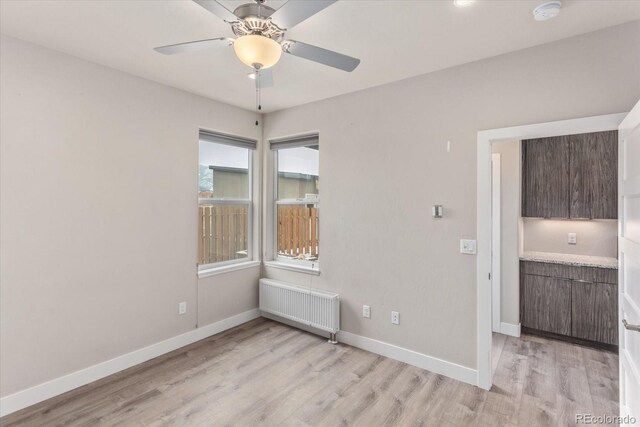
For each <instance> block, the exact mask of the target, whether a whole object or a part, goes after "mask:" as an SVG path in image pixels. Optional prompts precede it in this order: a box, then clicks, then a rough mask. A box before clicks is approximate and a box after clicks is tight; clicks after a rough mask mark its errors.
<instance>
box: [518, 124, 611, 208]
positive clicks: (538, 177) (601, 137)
mask: <svg viewBox="0 0 640 427" xmlns="http://www.w3.org/2000/svg"><path fill="white" fill-rule="evenodd" d="M522 216H523V217H538V218H540V217H542V218H573V219H585V218H588V219H617V218H618V132H617V131H610V132H596V133H586V134H580V135H569V136H559V137H553V138H539V139H528V140H524V141H522Z"/></svg>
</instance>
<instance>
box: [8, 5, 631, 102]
mask: <svg viewBox="0 0 640 427" xmlns="http://www.w3.org/2000/svg"><path fill="white" fill-rule="evenodd" d="M541 2H542V0H534V1H530V0H517V1H516V0H513V1H507V0H500V1H491V0H479V1H477V2H476V3H475V4H473V5H472V6H469V7H466V8H456V7H454V5H453V2H452V1H450V0H431V1H427V0H425V1H419V0H411V1H399V0H393V1H391V0H388V1H381V0H378V1H364V0H341V1H338V2H337V3H335V4H333V5H332V6H330V7H328V8H327V9H325V10H323V11H322V12H320V13H318V14H317V15H315V16H313V17H311V18H309V19H308V20H306V21H304V22H302V23H301V24H300V25H298V26H297V27H295V28H294V29H292V30H291V31H289V32H288V33H287V38H291V39H295V40H300V41H304V42H306V43H310V44H314V45H317V46H321V47H324V48H327V49H332V50H336V51H338V52H341V53H345V54H347V55H351V56H355V57H358V58H360V59H361V60H362V62H361V64H360V66H359V67H358V68H357V69H356V70H355V71H354V72H352V73H347V72H344V71H340V70H335V69H332V68H329V67H326V66H322V65H320V64H316V63H313V62H309V61H306V60H304V59H300V58H296V57H292V56H290V55H283V56H282V59H281V61H280V62H279V63H278V64H277V65H276V66H275V67H274V68H273V72H274V82H275V84H274V86H273V87H271V88H268V89H264V90H263V97H262V99H263V102H262V103H263V111H264V112H269V111H275V110H279V109H283V108H287V107H292V106H295V105H300V104H304V103H308V102H312V101H316V100H319V99H324V98H328V97H332V96H336V95H340V94H344V93H348V92H353V91H357V90H361V89H364V88H368V87H372V86H377V85H380V84H384V83H388V82H392V81H395V80H400V79H405V78H408V77H412V76H416V75H420V74H424V73H428V72H431V71H435V70H439V69H443V68H447V67H451V66H454V65H459V64H463V63H467V62H471V61H476V60H479V59H482V58H487V57H491V56H495V55H499V54H503V53H506V52H510V51H515V50H519V49H523V48H527V47H530V46H535V45H539V44H543V43H547V42H551V41H554V40H559V39H562V38H566V37H570V36H574V35H578V34H582V33H586V32H590V31H595V30H598V29H601V28H605V27H609V26H613V25H617V24H621V23H624V22H628V21H632V20H637V19H640V1H635V0H632V1H613V0H605V1H596V0H589V1H576V0H573V1H571V0H563V8H562V12H561V13H560V15H559V16H558V17H557V18H555V19H553V20H551V21H546V22H536V21H534V20H533V17H532V10H533V8H534V7H535V6H536V5H537V4H539V3H541ZM223 3H224V4H225V5H226V6H227V7H228V8H229V9H231V10H233V9H234V7H235V6H236V5H239V4H242V3H245V2H244V1H236V0H233V1H232V0H227V1H224V2H223ZM283 3H284V1H283V0H272V1H268V3H267V4H269V5H271V6H272V7H274V8H277V7H279V6H280V5H281V4H283ZM0 31H1V32H2V33H4V34H8V35H10V36H14V37H17V38H20V39H23V40H27V41H30V42H33V43H36V44H40V45H43V46H46V47H49V48H52V49H56V50H59V51H62V52H66V53H69V54H71V55H75V56H78V57H81V58H85V59H88V60H90V61H93V62H97V63H99V64H103V65H106V66H109V67H112V68H116V69H119V70H122V71H126V72H128V73H131V74H134V75H137V76H141V77H144V78H148V79H151V80H155V81H157V82H160V83H164V84H166V85H169V86H173V87H176V88H180V89H183V90H186V91H189V92H192V93H196V94H199V95H202V96H206V97H209V98H212V99H216V100H219V101H222V102H225V103H228V104H232V105H236V106H240V107H242V108H246V109H253V108H254V106H255V90H254V86H253V85H254V83H253V81H251V80H249V79H248V78H247V77H246V74H247V72H248V71H249V70H248V68H246V67H245V66H244V65H243V64H242V63H240V62H239V61H238V60H237V59H236V58H235V55H234V53H233V49H232V48H228V47H221V48H218V49H211V50H207V51H201V52H195V53H189V54H183V55H175V56H164V55H160V54H158V53H156V52H154V51H153V50H152V48H153V47H155V46H161V45H166V44H171V43H178V42H183V41H189V40H198V39H203V38H211V37H219V36H233V33H232V32H231V29H230V27H229V25H228V24H226V23H224V22H223V21H221V20H220V19H218V18H217V17H216V16H214V15H212V14H210V13H208V12H207V11H206V10H204V9H203V8H202V7H200V6H198V5H197V4H195V3H193V2H192V1H189V0H182V1H166V0H162V1H150V0H143V1H132V0H128V1H121V0H115V1H109V0H102V1H87V0H85V1H56V0H51V1H40V0H38V1H1V2H0Z"/></svg>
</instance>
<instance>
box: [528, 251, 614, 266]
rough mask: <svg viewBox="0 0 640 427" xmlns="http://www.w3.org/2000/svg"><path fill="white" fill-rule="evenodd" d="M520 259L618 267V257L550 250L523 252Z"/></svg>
mask: <svg viewBox="0 0 640 427" xmlns="http://www.w3.org/2000/svg"><path fill="white" fill-rule="evenodd" d="M520 259H521V260H522V261H534V262H549V263H552V264H566V265H577V266H582V267H599V268H615V269H617V268H618V259H617V258H609V257H601V256H589V255H572V254H557V253H552V252H524V253H523V254H522V255H520Z"/></svg>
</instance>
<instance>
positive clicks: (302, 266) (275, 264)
mask: <svg viewBox="0 0 640 427" xmlns="http://www.w3.org/2000/svg"><path fill="white" fill-rule="evenodd" d="M309 263H311V262H309ZM306 264H307V262H305V261H297V262H295V264H294V262H293V261H280V260H278V261H265V262H264V266H265V267H270V268H278V269H280V270H288V271H295V272H298V273H305V274H313V275H314V276H319V275H320V264H318V263H317V262H316V263H315V265H314V264H313V263H311V266H309V265H306Z"/></svg>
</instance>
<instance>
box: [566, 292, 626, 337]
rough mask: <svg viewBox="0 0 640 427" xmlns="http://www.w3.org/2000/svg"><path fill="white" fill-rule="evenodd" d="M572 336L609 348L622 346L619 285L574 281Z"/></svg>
mask: <svg viewBox="0 0 640 427" xmlns="http://www.w3.org/2000/svg"><path fill="white" fill-rule="evenodd" d="M571 316H572V319H571V320H572V322H571V323H572V325H571V335H573V336H574V337H577V338H583V339H586V340H591V341H597V342H601V343H605V344H615V345H617V344H618V291H617V287H616V285H612V284H608V283H590V282H578V281H573V283H572V284H571Z"/></svg>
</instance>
